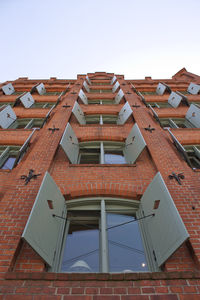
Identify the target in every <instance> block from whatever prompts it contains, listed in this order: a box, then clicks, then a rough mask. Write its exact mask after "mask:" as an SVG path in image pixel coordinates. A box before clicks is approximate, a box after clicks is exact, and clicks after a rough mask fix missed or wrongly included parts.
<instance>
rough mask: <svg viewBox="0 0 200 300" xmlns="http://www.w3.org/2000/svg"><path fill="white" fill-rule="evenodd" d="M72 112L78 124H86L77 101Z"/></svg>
mask: <svg viewBox="0 0 200 300" xmlns="http://www.w3.org/2000/svg"><path fill="white" fill-rule="evenodd" d="M72 112H73V114H74V115H75V117H76V119H77V120H78V122H79V124H81V125H85V124H86V121H85V116H84V113H83V111H82V109H81V107H80V105H79V104H78V102H75V104H74V107H73V109H72Z"/></svg>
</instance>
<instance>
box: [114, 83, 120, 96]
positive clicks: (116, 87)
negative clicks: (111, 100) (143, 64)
mask: <svg viewBox="0 0 200 300" xmlns="http://www.w3.org/2000/svg"><path fill="white" fill-rule="evenodd" d="M119 86H120V85H119V82H118V81H117V82H115V84H114V86H113V88H112V92H113V93H115V92H116V90H117V89H118V87H119Z"/></svg>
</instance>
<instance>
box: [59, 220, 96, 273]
mask: <svg viewBox="0 0 200 300" xmlns="http://www.w3.org/2000/svg"><path fill="white" fill-rule="evenodd" d="M86 218H87V217H86ZM98 227H99V225H98V219H96V220H93V221H91V220H89V221H88V220H84V221H81V220H80V219H79V220H78V221H77V223H76V222H75V221H73V220H71V222H70V226H69V232H68V235H67V240H66V245H65V249H64V255H63V260H62V266H61V271H62V272H99V229H98Z"/></svg>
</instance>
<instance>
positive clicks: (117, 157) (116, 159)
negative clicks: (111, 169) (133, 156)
mask: <svg viewBox="0 0 200 300" xmlns="http://www.w3.org/2000/svg"><path fill="white" fill-rule="evenodd" d="M121 152H122V151H121ZM104 161H105V164H126V160H125V157H124V156H123V154H116V153H115V154H111V153H109V154H105V155H104Z"/></svg>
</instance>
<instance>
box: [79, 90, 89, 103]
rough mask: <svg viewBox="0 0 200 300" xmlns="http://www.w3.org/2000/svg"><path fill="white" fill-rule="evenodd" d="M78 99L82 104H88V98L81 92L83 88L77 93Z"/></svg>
mask: <svg viewBox="0 0 200 300" xmlns="http://www.w3.org/2000/svg"><path fill="white" fill-rule="evenodd" d="M78 96H79V97H80V99H81V100H82V101H83V103H84V104H88V99H87V97H86V95H85V93H84V92H83V90H80V92H79V95H78Z"/></svg>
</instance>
